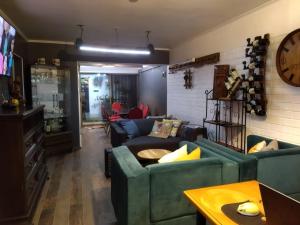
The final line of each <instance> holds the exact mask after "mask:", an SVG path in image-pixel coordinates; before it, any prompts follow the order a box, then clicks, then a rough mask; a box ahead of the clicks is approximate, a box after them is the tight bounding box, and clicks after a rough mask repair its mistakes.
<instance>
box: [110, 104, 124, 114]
mask: <svg viewBox="0 0 300 225" xmlns="http://www.w3.org/2000/svg"><path fill="white" fill-rule="evenodd" d="M111 110H112V111H113V113H114V114H119V113H120V112H121V110H122V105H121V103H120V102H114V103H113V104H112V105H111Z"/></svg>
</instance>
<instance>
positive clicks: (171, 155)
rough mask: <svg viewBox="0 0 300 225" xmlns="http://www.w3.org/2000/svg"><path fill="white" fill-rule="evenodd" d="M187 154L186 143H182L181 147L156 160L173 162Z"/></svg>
mask: <svg viewBox="0 0 300 225" xmlns="http://www.w3.org/2000/svg"><path fill="white" fill-rule="evenodd" d="M184 155H187V145H183V146H182V147H181V148H179V149H177V150H176V151H174V152H171V153H169V154H166V155H164V156H163V157H161V158H160V159H159V160H158V163H167V162H174V161H176V159H177V158H179V157H182V156H184Z"/></svg>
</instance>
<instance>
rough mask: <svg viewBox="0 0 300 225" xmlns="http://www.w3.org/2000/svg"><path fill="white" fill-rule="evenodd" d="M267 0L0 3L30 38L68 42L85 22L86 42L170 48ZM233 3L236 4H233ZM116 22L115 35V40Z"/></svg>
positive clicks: (35, 0)
mask: <svg viewBox="0 0 300 225" xmlns="http://www.w3.org/2000/svg"><path fill="white" fill-rule="evenodd" d="M267 1H270V0H251V1H250V0H185V1H179V0H138V1H137V2H130V1H129V0H26V1H25V0H1V1H0V9H1V10H2V11H3V12H4V13H5V14H6V15H7V16H8V17H9V18H10V19H11V20H12V21H13V22H14V23H15V24H16V25H17V27H18V28H20V29H21V30H22V32H23V33H24V34H25V35H26V36H27V37H28V39H31V40H32V39H34V40H52V41H67V42H69V41H70V42H72V41H73V40H74V39H75V37H77V36H79V30H78V28H77V27H76V26H75V25H76V24H84V25H86V27H85V32H84V41H85V42H87V43H89V44H97V45H105V46H115V45H118V46H122V47H133V46H134V47H143V46H145V43H146V38H145V31H146V30H151V31H152V33H151V36H150V40H151V42H153V44H155V46H157V47H163V48H172V47H174V46H175V45H176V44H178V43H180V42H181V41H184V40H186V39H187V38H189V37H191V36H193V35H195V34H197V33H200V32H204V31H206V30H208V29H211V28H213V27H215V26H217V25H219V24H222V23H224V21H227V20H230V19H232V18H234V17H237V16H239V15H241V14H243V13H245V12H247V11H249V10H251V9H253V8H255V7H258V6H259V5H261V4H263V3H265V2H267ZM233 6H234V7H233ZM115 28H118V33H119V38H118V40H119V41H116V40H117V38H116V35H115Z"/></svg>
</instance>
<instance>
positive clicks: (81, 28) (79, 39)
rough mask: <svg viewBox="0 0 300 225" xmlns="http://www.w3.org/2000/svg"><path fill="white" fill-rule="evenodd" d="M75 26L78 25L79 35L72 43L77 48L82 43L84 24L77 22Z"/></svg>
mask: <svg viewBox="0 0 300 225" xmlns="http://www.w3.org/2000/svg"><path fill="white" fill-rule="evenodd" d="M77 27H79V29H80V37H79V38H76V39H75V43H74V45H75V47H76V48H77V49H79V48H80V46H81V45H82V44H83V38H82V37H83V27H84V25H82V24H78V25H77Z"/></svg>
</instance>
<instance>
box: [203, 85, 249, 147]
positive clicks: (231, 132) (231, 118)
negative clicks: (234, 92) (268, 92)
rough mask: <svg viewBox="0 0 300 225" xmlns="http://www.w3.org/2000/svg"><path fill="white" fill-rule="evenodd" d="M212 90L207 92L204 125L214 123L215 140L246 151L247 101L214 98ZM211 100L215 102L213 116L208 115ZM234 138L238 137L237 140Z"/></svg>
mask: <svg viewBox="0 0 300 225" xmlns="http://www.w3.org/2000/svg"><path fill="white" fill-rule="evenodd" d="M212 92H213V90H211V91H206V92H205V94H206V112H205V118H204V119H203V127H207V126H208V125H209V124H210V125H213V126H214V139H213V141H215V142H216V143H218V144H221V145H224V146H226V147H229V148H232V149H233V150H235V151H239V152H243V153H244V152H245V148H246V122H247V118H246V111H245V101H244V100H243V99H226V98H224V99H214V98H212V95H213V93H212ZM209 102H213V104H214V116H213V117H212V118H211V116H210V115H208V111H209V109H208V108H209V106H208V105H209ZM234 111H236V112H234ZM234 114H236V115H234ZM208 130H209V129H208ZM234 139H237V142H235V141H234Z"/></svg>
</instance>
